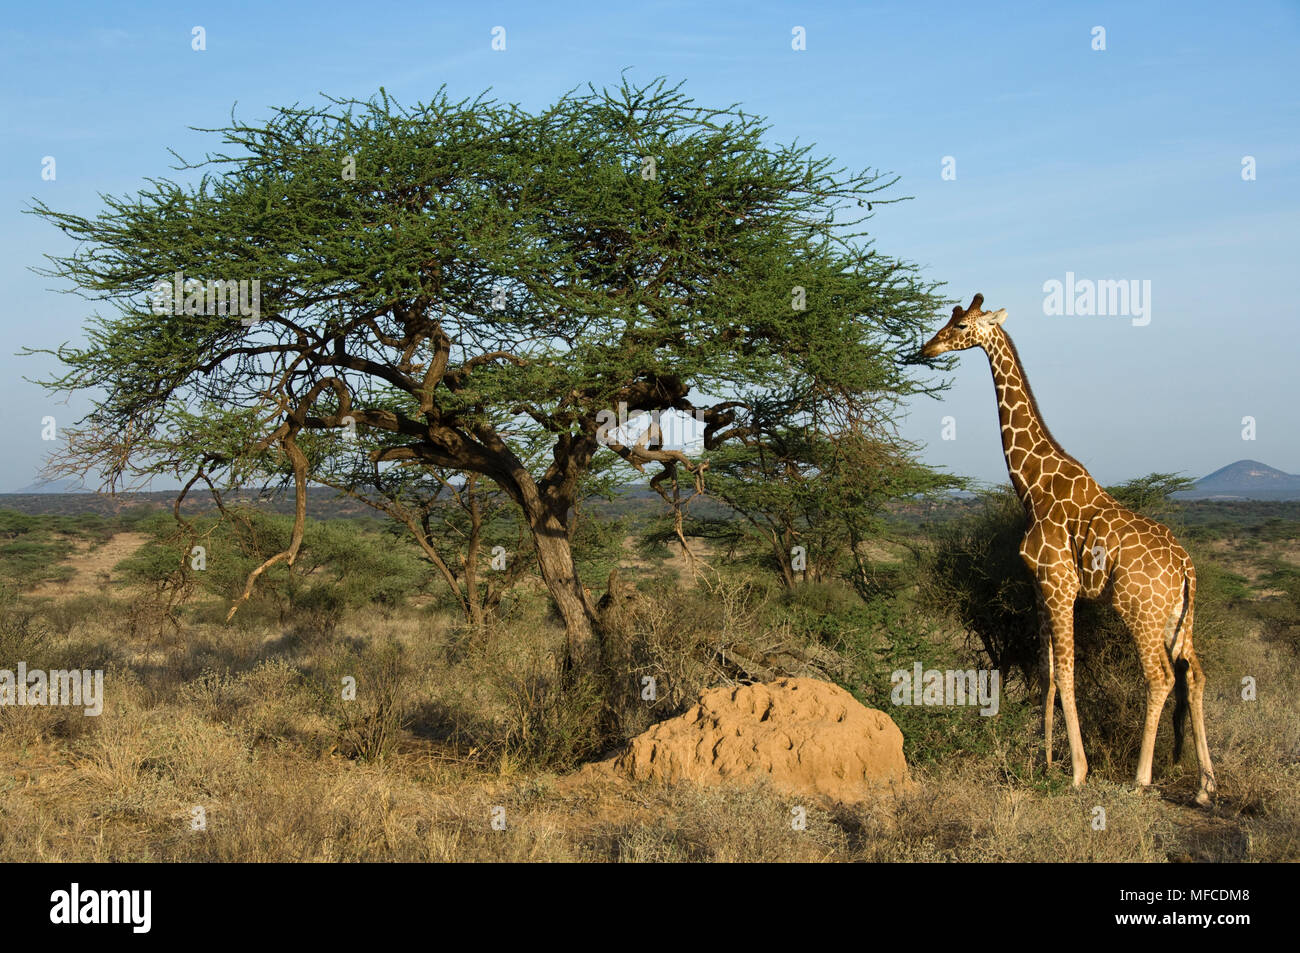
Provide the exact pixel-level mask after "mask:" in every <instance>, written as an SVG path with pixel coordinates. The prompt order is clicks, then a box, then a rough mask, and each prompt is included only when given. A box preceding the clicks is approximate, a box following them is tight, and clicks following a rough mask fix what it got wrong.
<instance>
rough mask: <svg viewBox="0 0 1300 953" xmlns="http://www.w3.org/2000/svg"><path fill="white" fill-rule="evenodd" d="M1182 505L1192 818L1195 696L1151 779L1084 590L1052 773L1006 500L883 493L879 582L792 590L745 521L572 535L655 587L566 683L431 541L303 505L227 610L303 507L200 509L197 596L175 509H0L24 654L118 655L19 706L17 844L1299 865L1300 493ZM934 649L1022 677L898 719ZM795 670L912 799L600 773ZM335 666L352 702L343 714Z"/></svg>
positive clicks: (1, 795) (644, 521)
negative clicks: (805, 798)
mask: <svg viewBox="0 0 1300 953" xmlns="http://www.w3.org/2000/svg"><path fill="white" fill-rule="evenodd" d="M64 499H65V500H66V499H67V498H66V497H65V498H64ZM715 516H716V514H715ZM1165 518H1167V519H1168V520H1169V521H1170V522H1171V524H1172V525H1173V526H1174V528H1175V530H1176V532H1178V533H1179V535H1180V537H1181V539H1182V540H1183V541H1184V544H1185V545H1186V546H1187V547H1188V548H1189V550H1190V551H1191V553H1192V555H1193V558H1194V559H1195V561H1196V565H1197V568H1198V574H1199V578H1200V589H1199V594H1198V605H1197V614H1196V631H1195V638H1196V645H1197V649H1198V652H1199V653H1200V655H1201V658H1202V660H1203V664H1204V667H1205V670H1206V673H1207V676H1208V679H1209V687H1208V690H1207V693H1206V700H1205V702H1206V717H1207V722H1208V729H1209V735H1210V745H1211V750H1212V753H1213V756H1214V759H1215V767H1216V771H1217V775H1218V781H1219V787H1220V796H1219V799H1218V801H1217V803H1216V804H1215V806H1214V808H1213V809H1212V810H1209V811H1204V810H1200V809H1197V808H1195V807H1193V806H1191V800H1192V796H1193V794H1194V793H1195V790H1196V767H1195V757H1194V753H1193V752H1192V750H1190V749H1191V747H1192V746H1191V745H1190V744H1189V745H1188V746H1187V748H1188V749H1189V750H1187V751H1185V752H1184V757H1183V760H1182V761H1181V762H1180V763H1178V764H1173V763H1172V761H1171V737H1172V730H1171V718H1170V711H1171V708H1172V699H1171V704H1170V705H1169V706H1167V707H1166V710H1165V714H1164V717H1163V719H1162V722H1161V732H1160V737H1159V742H1158V745H1157V752H1156V772H1155V780H1156V785H1157V788H1158V790H1157V791H1154V792H1148V793H1145V794H1139V793H1137V792H1135V790H1134V789H1133V783H1132V774H1133V771H1134V768H1135V765H1136V760H1137V744H1138V741H1139V735H1140V719H1141V711H1142V703H1143V702H1142V699H1143V690H1142V683H1141V679H1140V676H1139V670H1138V667H1137V662H1136V659H1135V658H1134V653H1133V649H1132V646H1131V643H1130V642H1129V640H1128V637H1127V635H1126V634H1124V633H1123V632H1122V630H1119V629H1117V628H1116V620H1115V619H1114V618H1113V617H1111V616H1109V615H1107V614H1106V613H1100V612H1096V611H1093V610H1090V609H1081V610H1080V612H1079V629H1080V632H1079V643H1080V650H1079V651H1080V658H1079V668H1080V675H1079V692H1080V705H1081V718H1082V724H1083V732H1084V741H1085V746H1086V748H1087V753H1088V757H1089V763H1090V767H1091V773H1090V776H1089V780H1088V785H1087V787H1086V788H1085V789H1083V790H1082V791H1075V790H1073V789H1072V788H1071V786H1070V783H1069V775H1068V749H1067V748H1066V746H1065V744H1064V737H1063V736H1064V730H1063V728H1062V729H1060V730H1059V731H1058V733H1057V742H1058V744H1057V755H1058V763H1057V764H1056V765H1054V766H1053V767H1052V768H1051V769H1050V770H1044V766H1043V765H1042V763H1041V756H1040V755H1039V754H1038V746H1039V733H1038V724H1039V722H1038V719H1039V714H1038V710H1037V704H1036V701H1035V699H1036V698H1037V690H1036V688H1034V687H1033V686H1032V685H1031V684H1030V683H1028V682H1027V681H1026V679H1025V678H1024V677H1022V676H1021V675H1020V669H1019V668H1017V666H1018V665H1023V663H1024V659H1025V643H1024V639H1023V635H1024V633H1025V632H1029V631H1031V630H1032V619H1031V618H1030V617H1029V616H1028V615H1026V605H1027V603H1026V601H1025V599H1026V593H1027V591H1028V590H1027V589H1025V588H1024V587H1025V586H1027V584H1028V582H1027V580H1026V579H1023V578H1020V577H1017V575H1016V565H1015V553H1014V540H1015V538H1016V532H1017V530H1016V524H1017V516H1016V513H1015V509H1014V503H1012V505H1008V501H1007V500H1006V498H1005V497H999V496H996V495H995V496H992V497H990V498H988V499H986V500H984V501H982V502H978V503H965V504H953V505H951V506H947V507H940V508H939V509H937V510H930V511H926V512H921V511H919V510H910V511H898V512H895V513H894V514H893V515H892V516H891V517H890V518H889V519H888V520H887V521H886V523H885V528H884V530H883V531H882V533H881V535H880V538H879V539H877V540H874V541H872V542H871V544H870V545H869V547H868V549H869V554H868V555H869V558H868V560H867V562H866V564H865V565H867V566H868V567H869V572H867V573H866V574H865V575H862V576H860V577H858V578H857V579H856V583H857V584H856V585H850V584H849V583H848V582H846V581H844V580H842V579H831V580H824V581H815V580H814V581H808V582H804V583H802V584H800V585H798V586H797V587H795V588H794V589H793V590H789V589H786V588H785V587H783V586H782V585H781V584H780V579H779V576H778V574H777V573H776V572H774V570H773V568H772V566H771V565H769V559H770V557H769V556H765V555H764V550H763V548H762V547H761V546H759V545H757V544H756V543H755V542H754V541H753V540H751V539H748V538H746V537H745V536H743V535H742V534H741V533H740V532H739V531H738V529H737V527H736V526H734V525H729V524H728V522H727V521H726V520H725V519H722V520H718V519H716V518H714V519H708V520H696V521H688V524H687V528H688V530H689V531H691V532H693V533H694V534H696V535H693V536H692V537H691V540H692V547H693V549H694V550H695V552H696V553H697V555H698V556H699V557H700V558H701V562H702V564H703V565H702V566H700V567H698V571H692V569H691V568H690V566H689V565H688V564H687V562H686V561H685V560H684V559H683V558H682V555H681V552H680V547H679V546H678V544H677V542H676V540H675V537H674V536H673V535H672V533H671V532H670V531H669V530H668V528H667V524H666V523H665V522H664V521H663V520H662V519H661V518H660V517H659V515H658V514H657V513H656V512H655V511H653V508H652V507H650V506H640V505H628V506H624V507H614V508H607V509H605V510H601V511H597V512H594V513H593V514H592V515H590V517H589V518H587V519H585V520H584V521H583V522H582V523H581V524H580V530H579V534H578V538H577V539H575V549H576V551H577V552H579V554H580V566H581V569H582V573H583V578H584V580H585V581H586V582H587V584H588V585H589V586H591V587H592V589H593V590H594V595H595V596H599V595H600V594H601V593H602V592H603V591H604V589H605V580H606V578H607V576H608V573H609V570H610V569H611V568H613V567H615V566H617V567H620V573H621V577H622V579H623V580H624V583H625V584H634V585H635V595H633V590H631V589H620V590H619V591H620V593H621V596H620V598H619V599H617V600H613V601H614V603H615V604H614V606H613V608H612V609H611V610H610V618H609V628H610V635H609V636H608V666H607V667H608V673H607V674H606V675H604V676H602V677H599V678H594V677H587V678H584V679H582V680H580V681H578V682H577V683H576V684H568V685H566V686H563V687H562V684H561V675H560V672H559V670H558V667H557V659H558V657H559V650H560V647H561V645H562V642H563V629H562V627H561V625H560V624H559V622H558V621H557V619H556V618H555V616H554V615H553V614H552V612H551V611H550V610H549V608H548V603H547V601H546V598H545V591H544V590H543V589H542V588H541V587H540V585H536V584H533V583H532V582H531V581H530V577H527V576H525V577H524V581H523V582H522V583H521V584H520V585H519V586H517V587H516V588H514V589H512V590H511V591H510V592H509V593H508V594H507V595H506V596H505V598H504V599H503V600H502V603H501V605H500V607H499V610H498V612H497V614H496V617H495V618H494V619H493V621H491V622H490V623H489V624H487V625H485V626H483V627H474V626H471V625H469V624H468V623H467V622H466V621H465V616H464V614H463V613H461V612H460V611H459V610H458V609H457V607H456V606H455V604H454V603H453V602H452V601H451V600H450V598H449V591H448V590H447V588H446V586H445V585H444V583H443V582H442V580H441V579H440V578H439V576H438V575H437V574H436V573H435V572H434V571H433V569H432V567H431V566H430V565H429V564H428V563H427V562H425V561H424V560H423V559H422V558H421V555H420V552H419V550H418V549H417V548H416V546H415V545H414V544H413V543H410V542H408V541H407V540H406V539H404V538H403V537H401V536H399V535H396V534H395V533H394V532H393V531H391V530H390V529H388V528H387V525H386V524H384V523H381V522H378V521H373V520H366V519H332V520H323V521H315V522H312V523H311V524H310V525H309V529H308V533H307V542H306V546H305V548H304V551H303V555H302V557H301V558H300V560H299V565H298V566H297V567H296V569H295V572H294V573H293V574H292V575H291V574H288V573H284V572H279V571H272V572H268V573H267V574H266V576H265V577H264V578H263V579H262V580H261V582H260V583H259V586H258V588H257V589H256V591H255V593H254V595H253V597H252V598H251V599H250V601H249V602H247V603H246V604H244V605H243V606H242V608H240V610H239V611H238V612H237V613H236V615H235V616H234V618H233V619H232V620H231V621H230V622H229V623H227V622H226V621H225V615H226V612H227V611H228V609H229V606H230V605H231V603H232V598H233V596H234V595H235V594H236V593H237V592H239V591H240V590H241V589H242V586H243V581H244V577H245V575H246V574H247V572H248V570H249V568H250V567H251V566H253V565H256V563H257V562H259V561H260V560H261V558H264V556H265V554H268V553H271V552H274V551H276V550H277V549H278V547H279V546H280V545H282V540H283V538H284V536H285V534H287V532H288V529H287V526H288V521H287V519H286V518H284V517H282V516H276V515H273V514H271V513H268V512H257V511H247V512H246V513H245V515H243V516H241V517H240V518H239V519H237V520H235V521H234V522H232V523H227V524H221V525H214V524H208V525H207V526H206V527H205V528H206V529H210V530H211V532H210V533H209V534H208V535H207V536H205V537H204V539H205V558H206V566H205V568H204V569H203V570H202V571H195V572H191V573H189V574H186V575H185V576H184V577H183V579H182V581H181V582H179V583H177V582H176V580H177V579H181V577H178V576H177V575H176V574H175V567H176V566H177V564H178V556H177V550H176V548H175V545H174V543H173V542H172V541H171V539H172V536H173V523H172V519H171V516H170V514H169V513H166V512H163V511H160V510H156V509H151V508H149V507H135V508H131V509H127V510H123V511H122V512H121V513H119V514H117V515H108V516H103V515H93V514H85V513H81V514H77V513H63V514H62V515H33V514H22V513H18V512H15V511H12V510H9V511H3V512H0V578H2V579H3V586H4V589H3V605H2V606H0V668H10V669H12V668H14V667H15V666H16V664H17V662H18V661H25V662H26V664H27V666H28V668H29V669H32V668H45V669H59V668H74V667H75V668H78V669H87V668H89V669H103V670H104V672H105V686H106V698H107V700H106V703H105V707H104V711H103V714H102V715H101V716H99V717H97V718H95V717H85V716H83V715H82V714H81V711H80V709H71V708H53V707H50V708H31V707H24V708H17V707H3V708H0V860H5V861H16V860H42V861H47V860H77V861H86V860H91V861H144V860H163V861H226V860H228V861H271V860H290V861H296V860H301V861H340V860H344V861H353V860H372V861H384V860H401V861H459V860H465V861H491V860H528V861H555V860H559V861H568V860H597V861H677V860H712V861H818V860H858V861H917V860H921V861H969V860H995V861H996V860H1015V861H1099V860H1100V861H1253V860H1259V861H1276V860H1292V859H1296V858H1297V857H1300V785H1298V784H1297V782H1298V781H1300V664H1297V663H1300V504H1281V503H1271V504H1264V503H1261V504H1216V503H1189V504H1182V505H1179V506H1176V507H1174V508H1173V509H1172V510H1171V511H1170V512H1169V513H1167V514H1165ZM486 558H487V557H485V559H486ZM167 579H170V580H172V581H173V585H172V587H171V588H168V587H166V586H162V585H160V581H162V580H167ZM1028 605H1030V606H1031V605H1032V603H1028ZM990 653H992V654H993V655H996V656H998V658H997V659H991V657H990ZM915 661H921V662H922V663H923V664H924V665H925V667H927V668H936V667H937V668H957V667H960V668H969V667H987V666H989V665H990V664H991V662H992V661H996V662H998V663H999V665H1000V667H1001V668H1002V669H1003V670H1004V674H1005V678H1006V684H1005V686H1004V690H1003V696H1002V700H1001V707H1000V711H999V713H998V714H997V715H996V716H995V717H991V718H985V717H981V716H980V715H979V714H978V713H977V712H976V710H975V709H973V708H908V707H896V706H894V705H892V704H891V701H890V697H889V696H890V681H889V676H890V673H891V672H892V671H893V670H895V669H900V668H906V669H910V668H911V666H912V664H913V662H915ZM780 674H814V675H816V676H818V677H823V678H827V679H830V680H833V681H836V682H839V683H840V684H842V685H844V686H845V687H846V688H848V689H849V690H850V691H852V692H853V693H854V694H855V695H856V696H857V697H858V698H859V699H860V700H862V701H863V702H864V703H865V704H867V705H869V706H872V707H877V708H880V709H882V710H884V711H886V712H888V713H889V714H890V715H891V717H893V718H894V719H895V721H896V722H897V723H898V724H899V726H900V727H901V728H902V730H903V733H904V737H905V752H906V755H907V758H908V761H909V763H910V764H911V766H912V771H913V776H914V778H915V779H916V780H917V781H918V782H919V784H918V786H917V788H916V790H915V792H913V793H911V794H909V795H907V796H905V797H903V798H902V799H901V800H899V801H897V802H895V803H890V804H888V805H886V804H876V805H874V806H873V805H866V806H861V807H854V808H848V807H843V806H830V805H819V804H816V803H807V804H804V805H802V806H805V807H806V808H807V828H806V830H801V831H798V830H794V829H793V828H792V825H791V813H790V812H791V807H792V806H794V805H795V804H797V803H798V801H797V799H792V798H790V797H785V796H781V795H778V794H775V793H773V792H771V791H768V790H765V789H763V788H761V787H760V788H753V789H744V788H739V789H734V790H733V789H725V790H724V789H717V788H713V789H700V788H694V787H691V786H689V785H678V786H672V787H658V786H637V785H631V784H625V783H621V782H617V781H613V780H609V779H604V780H599V779H592V778H588V777H585V776H584V775H582V774H581V773H579V772H578V771H577V770H576V769H578V768H579V767H580V766H581V765H582V764H583V763H585V762H588V761H592V760H595V759H597V758H599V757H600V756H601V755H603V754H607V753H609V752H611V751H613V750H616V749H617V746H618V744H619V742H620V741H622V740H624V739H626V738H628V737H631V736H632V735H634V734H636V733H638V732H640V731H641V730H644V729H645V728H646V727H647V726H648V725H650V724H651V723H653V722H655V721H658V720H661V719H663V718H666V717H670V716H671V715H674V714H677V713H679V712H681V711H682V710H684V709H685V708H686V707H688V706H689V704H690V703H691V702H692V701H693V699H694V697H695V696H696V695H697V694H698V692H699V691H700V690H702V689H704V688H706V687H708V686H710V685H714V684H720V683H724V682H726V681H727V680H729V679H730V680H736V679H741V678H745V677H761V678H766V677H770V676H775V675H780ZM646 675H650V676H653V677H654V678H655V680H656V685H657V688H658V692H657V697H656V699H655V700H654V701H647V700H643V698H642V693H641V686H642V684H643V682H642V678H643V676H646ZM345 678H353V679H355V680H356V685H357V692H356V698H355V700H352V701H345V700H343V698H342V694H343V693H342V691H341V687H340V686H342V685H343V684H344V679H345ZM1245 678H1250V679H1252V680H1253V684H1254V685H1255V686H1256V691H1257V694H1256V696H1255V697H1254V699H1253V700H1246V699H1244V698H1243V679H1245ZM1058 723H1059V718H1058ZM1098 807H1100V808H1104V811H1105V828H1104V830H1098V829H1096V826H1097V825H1096V824H1095V820H1096V818H1097V817H1098V814H1097V812H1096V810H1095V809H1096V808H1098ZM196 808H202V815H203V818H204V820H205V824H204V825H203V827H204V829H202V830H195V829H194V827H195V820H194V819H195V817H196V816H198V815H197V813H196ZM496 808H504V818H505V822H506V823H505V829H504V830H498V829H495V828H494V826H493V823H492V821H493V817H494V809H496ZM497 816H499V815H497Z"/></svg>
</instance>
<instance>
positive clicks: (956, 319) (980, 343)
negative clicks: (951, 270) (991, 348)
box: [921, 294, 1007, 357]
mask: <svg viewBox="0 0 1300 953" xmlns="http://www.w3.org/2000/svg"><path fill="white" fill-rule="evenodd" d="M983 303H984V296H983V295H981V294H977V295H976V296H975V297H974V298H972V299H971V302H970V307H969V308H963V307H962V306H961V305H957V306H956V307H955V308H953V309H952V319H951V320H950V321H949V322H948V323H947V324H945V325H944V326H943V327H941V328H940V329H939V333H938V334H936V335H935V336H934V337H932V338H930V343H929V344H927V345H926V346H925V347H923V348H922V349H921V356H922V357H938V356H939V355H940V354H942V353H944V352H945V351H964V350H966V349H967V348H971V347H984V346H985V345H986V344H988V343H989V342H990V341H992V339H993V334H994V331H995V329H996V328H997V326H998V325H999V324H1001V323H1002V322H1003V321H1005V320H1006V319H1007V311H1006V309H1005V308H1000V309H998V310H997V311H981V310H980V305H982V304H983Z"/></svg>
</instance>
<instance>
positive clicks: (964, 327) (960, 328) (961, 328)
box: [957, 324, 966, 331]
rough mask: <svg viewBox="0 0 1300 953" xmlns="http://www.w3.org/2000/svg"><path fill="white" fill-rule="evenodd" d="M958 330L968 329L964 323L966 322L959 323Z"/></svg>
mask: <svg viewBox="0 0 1300 953" xmlns="http://www.w3.org/2000/svg"><path fill="white" fill-rule="evenodd" d="M957 330H958V331H965V330H966V325H964V324H959V325H957Z"/></svg>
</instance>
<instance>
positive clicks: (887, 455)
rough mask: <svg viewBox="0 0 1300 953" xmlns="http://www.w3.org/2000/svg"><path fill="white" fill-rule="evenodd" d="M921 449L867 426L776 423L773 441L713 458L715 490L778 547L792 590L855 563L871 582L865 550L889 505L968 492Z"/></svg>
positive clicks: (859, 575)
mask: <svg viewBox="0 0 1300 953" xmlns="http://www.w3.org/2000/svg"><path fill="white" fill-rule="evenodd" d="M912 451H913V447H912V446H911V445H910V444H908V443H906V442H905V441H902V440H898V439H891V438H890V436H889V435H886V434H871V433H867V432H864V431H862V430H860V429H851V430H848V431H842V432H839V433H836V434H831V435H827V434H823V433H819V432H817V431H815V430H811V429H804V430H795V429H791V428H786V427H779V426H774V427H773V428H772V431H771V433H770V434H768V435H767V436H766V439H763V440H758V441H747V442H736V443H735V444H732V445H729V446H725V447H723V448H721V449H720V450H718V451H717V452H716V453H711V454H709V455H708V464H709V471H708V474H709V487H708V492H709V495H711V496H714V497H717V498H718V499H719V500H721V501H723V502H724V503H726V504H727V506H728V507H730V508H731V509H733V510H735V511H736V512H737V513H739V514H740V516H741V517H742V518H743V519H744V520H745V522H746V523H747V524H748V526H749V528H750V532H752V533H753V534H754V535H756V536H758V537H759V538H760V539H761V540H762V541H763V543H764V544H765V545H766V546H767V547H768V548H769V549H770V551H771V554H772V557H773V560H774V562H775V565H776V569H777V574H778V576H779V578H780V580H781V582H782V584H783V585H784V586H786V588H793V587H794V586H795V585H796V584H797V583H798V581H799V579H800V577H801V575H802V578H803V579H804V580H809V579H811V580H814V581H820V580H822V579H824V578H826V577H827V576H830V575H832V574H834V573H835V572H837V571H838V569H839V567H840V562H841V560H842V559H843V558H844V557H846V556H847V557H849V558H850V560H851V562H852V567H853V568H852V570H851V572H850V577H851V578H852V579H853V581H854V583H855V584H860V583H861V581H862V580H865V579H866V578H867V576H868V575H869V573H868V570H867V566H866V561H865V556H864V554H863V551H862V546H861V544H862V543H863V542H865V541H866V540H867V539H868V538H870V537H871V536H872V535H874V534H875V533H876V532H877V531H878V530H879V528H880V513H881V511H882V510H883V509H884V508H885V506H886V504H887V503H889V502H890V501H892V500H900V499H906V498H909V497H913V496H917V495H921V494H927V493H933V492H936V491H938V490H942V489H950V488H953V487H957V486H960V485H961V484H960V481H958V480H956V479H954V478H952V477H950V476H946V475H944V474H941V473H937V472H935V471H933V470H931V469H930V468H928V467H926V466H923V465H921V464H919V463H917V462H916V461H915V460H914V459H913V456H912ZM796 546H798V547H802V549H803V553H802V556H803V560H802V568H801V567H800V565H799V563H797V562H796V560H795V558H794V549H795V547H796Z"/></svg>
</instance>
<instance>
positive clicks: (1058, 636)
mask: <svg viewBox="0 0 1300 953" xmlns="http://www.w3.org/2000/svg"><path fill="white" fill-rule="evenodd" d="M1039 590H1040V592H1041V594H1042V599H1043V603H1044V605H1045V606H1046V607H1047V610H1048V613H1049V614H1050V616H1051V627H1052V634H1051V639H1052V661H1051V665H1052V668H1053V670H1054V675H1055V682H1056V690H1057V692H1058V693H1059V694H1060V696H1061V714H1062V715H1063V716H1064V717H1065V733H1066V734H1067V735H1068V736H1069V739H1070V769H1071V773H1072V774H1073V775H1074V786H1075V787H1076V788H1079V787H1083V782H1084V781H1085V780H1086V779H1087V777H1088V758H1087V756H1085V755H1084V753H1083V733H1082V732H1081V731H1080V730H1079V712H1078V710H1077V709H1076V707H1075V703H1074V597H1075V596H1076V595H1077V594H1078V591H1079V590H1078V583H1077V582H1075V581H1074V580H1071V579H1065V580H1048V581H1043V582H1040V583H1039Z"/></svg>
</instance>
